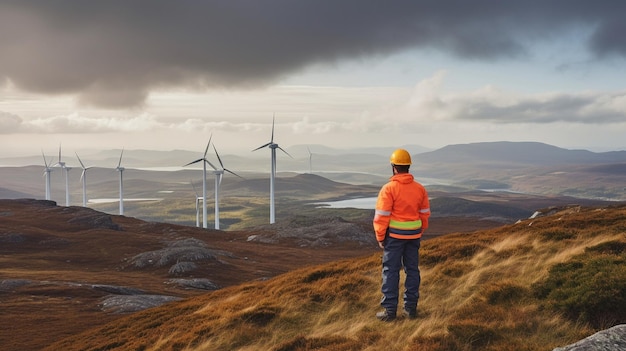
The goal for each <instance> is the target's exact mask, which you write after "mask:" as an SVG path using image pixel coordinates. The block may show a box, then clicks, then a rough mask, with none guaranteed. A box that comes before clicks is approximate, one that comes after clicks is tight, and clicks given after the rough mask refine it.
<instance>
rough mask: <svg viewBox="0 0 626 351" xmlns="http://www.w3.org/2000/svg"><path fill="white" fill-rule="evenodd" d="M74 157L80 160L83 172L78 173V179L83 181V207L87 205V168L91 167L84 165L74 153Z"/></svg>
mask: <svg viewBox="0 0 626 351" xmlns="http://www.w3.org/2000/svg"><path fill="white" fill-rule="evenodd" d="M76 158H78V162H80V167H81V168H82V169H83V173H81V175H80V181H81V182H82V183H83V207H87V170H88V169H90V168H91V167H85V164H84V163H83V161H82V160H81V159H80V157H79V156H78V153H76Z"/></svg>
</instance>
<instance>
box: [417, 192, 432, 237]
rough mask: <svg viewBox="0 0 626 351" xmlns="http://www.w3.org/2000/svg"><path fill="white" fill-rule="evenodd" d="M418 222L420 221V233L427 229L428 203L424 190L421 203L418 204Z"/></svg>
mask: <svg viewBox="0 0 626 351" xmlns="http://www.w3.org/2000/svg"><path fill="white" fill-rule="evenodd" d="M419 216H420V220H421V221H422V232H424V231H425V230H426V229H428V218H429V217H430V201H429V200H428V193H427V192H426V189H424V196H423V198H422V203H421V204H420V213H419Z"/></svg>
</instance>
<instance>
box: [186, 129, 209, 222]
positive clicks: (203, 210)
mask: <svg viewBox="0 0 626 351" xmlns="http://www.w3.org/2000/svg"><path fill="white" fill-rule="evenodd" d="M212 137H213V136H211V137H209V142H208V143H207V144H206V149H204V155H203V156H202V158H199V159H197V160H195V161H191V162H189V163H187V164H186V165H184V166H183V167H186V166H189V165H192V164H194V163H198V162H202V228H205V229H206V228H207V227H208V225H207V213H206V164H207V163H208V164H209V165H210V166H211V167H213V169H217V167H215V166H214V165H213V164H212V163H211V162H209V160H207V158H206V154H207V152H208V151H209V145H211V138H212Z"/></svg>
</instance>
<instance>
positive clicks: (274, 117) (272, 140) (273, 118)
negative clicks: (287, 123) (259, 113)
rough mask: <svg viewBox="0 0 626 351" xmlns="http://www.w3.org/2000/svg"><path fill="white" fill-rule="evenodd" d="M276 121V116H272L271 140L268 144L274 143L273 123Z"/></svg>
mask: <svg viewBox="0 0 626 351" xmlns="http://www.w3.org/2000/svg"><path fill="white" fill-rule="evenodd" d="M275 119H276V114H275V113H274V115H272V139H270V143H273V142H274V121H275Z"/></svg>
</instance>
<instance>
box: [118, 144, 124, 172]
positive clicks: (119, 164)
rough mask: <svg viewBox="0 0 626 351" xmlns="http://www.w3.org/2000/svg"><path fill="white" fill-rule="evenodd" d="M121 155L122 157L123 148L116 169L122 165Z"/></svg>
mask: <svg viewBox="0 0 626 351" xmlns="http://www.w3.org/2000/svg"><path fill="white" fill-rule="evenodd" d="M123 155H124V148H122V152H121V153H120V162H118V164H117V168H120V166H121V165H122V156H123Z"/></svg>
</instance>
